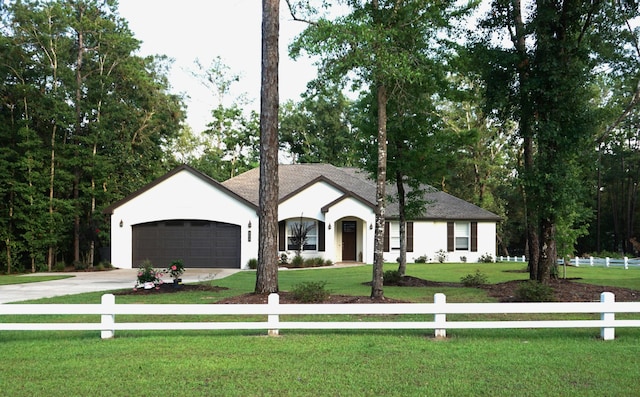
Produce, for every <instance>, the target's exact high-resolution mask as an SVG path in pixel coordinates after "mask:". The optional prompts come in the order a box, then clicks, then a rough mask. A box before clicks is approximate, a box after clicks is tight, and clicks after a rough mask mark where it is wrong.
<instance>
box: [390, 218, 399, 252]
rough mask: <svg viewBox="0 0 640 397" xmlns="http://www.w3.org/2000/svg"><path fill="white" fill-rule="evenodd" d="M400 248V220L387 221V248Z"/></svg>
mask: <svg viewBox="0 0 640 397" xmlns="http://www.w3.org/2000/svg"><path fill="white" fill-rule="evenodd" d="M399 249H400V222H389V250H399Z"/></svg>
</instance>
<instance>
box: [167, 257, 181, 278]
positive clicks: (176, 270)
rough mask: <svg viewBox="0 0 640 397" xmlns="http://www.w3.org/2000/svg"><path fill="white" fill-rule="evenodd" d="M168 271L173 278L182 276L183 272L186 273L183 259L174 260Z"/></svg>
mask: <svg viewBox="0 0 640 397" xmlns="http://www.w3.org/2000/svg"><path fill="white" fill-rule="evenodd" d="M166 272H167V273H169V275H170V276H171V278H173V279H174V280H177V279H179V278H180V276H182V273H184V264H183V263H182V260H180V259H177V260H174V261H172V262H171V264H170V265H169V267H168V268H167V270H166Z"/></svg>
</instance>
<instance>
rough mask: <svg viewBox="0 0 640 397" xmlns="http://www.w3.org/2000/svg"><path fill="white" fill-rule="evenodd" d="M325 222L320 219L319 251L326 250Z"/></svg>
mask: <svg viewBox="0 0 640 397" xmlns="http://www.w3.org/2000/svg"><path fill="white" fill-rule="evenodd" d="M324 226H325V225H324V222H322V221H318V251H320V252H324V240H325V237H324Z"/></svg>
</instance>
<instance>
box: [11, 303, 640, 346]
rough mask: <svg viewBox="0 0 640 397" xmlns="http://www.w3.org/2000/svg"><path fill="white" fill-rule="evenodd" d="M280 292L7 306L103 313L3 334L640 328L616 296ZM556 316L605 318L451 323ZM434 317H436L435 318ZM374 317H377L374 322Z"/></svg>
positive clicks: (606, 331) (639, 309)
mask: <svg viewBox="0 0 640 397" xmlns="http://www.w3.org/2000/svg"><path fill="white" fill-rule="evenodd" d="M279 302H280V298H279V296H278V295H277V294H271V295H269V301H268V303H266V304H229V305H216V304H212V305H204V304H149V305H147V304H116V303H115V296H114V295H113V294H105V295H103V296H102V303H100V304H6V305H0V316H3V315H80V314H82V315H100V322H93V323H33V322H30V323H29V322H19V323H8V322H0V331H9V330H12V331H73V330H76V331H87V330H95V331H101V337H102V338H103V339H109V338H113V337H114V336H115V331H119V330H242V329H245V330H246V329H252V330H268V334H269V335H278V334H279V330H281V329H433V330H434V334H435V336H436V337H446V330H447V329H481V328H484V329H504V328H600V336H601V337H602V339H604V340H612V339H614V338H615V328H617V327H640V319H635V320H616V318H615V314H616V313H640V302H616V301H615V297H614V295H613V294H612V293H610V292H604V293H602V294H601V296H600V302H571V303H560V302H552V303H447V301H446V296H445V295H444V294H435V295H434V303H383V304H379V303H378V304H376V303H371V304H280V303H279ZM496 313H499V314H531V313H538V314H552V313H592V314H599V315H600V320H526V321H520V320H504V321H482V320H478V321H449V320H447V315H448V314H496ZM125 314H126V315H145V316H146V315H206V316H221V315H230V316H246V315H264V316H266V321H244V322H236V321H224V322H215V321H211V322H116V315H125ZM332 314H333V315H335V314H365V315H392V314H417V315H425V316H429V318H432V319H433V320H432V321H401V320H398V321H363V320H362V319H359V321H283V320H282V319H281V318H280V316H282V315H332ZM431 316H432V317H431ZM372 319H373V318H372Z"/></svg>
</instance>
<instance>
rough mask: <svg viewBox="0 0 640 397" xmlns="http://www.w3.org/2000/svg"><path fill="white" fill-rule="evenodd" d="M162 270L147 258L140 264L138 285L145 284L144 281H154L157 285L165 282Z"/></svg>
mask: <svg viewBox="0 0 640 397" xmlns="http://www.w3.org/2000/svg"><path fill="white" fill-rule="evenodd" d="M162 276H164V274H162V272H160V270H156V269H154V268H153V264H152V263H151V261H149V260H145V261H144V262H142V263H141V264H140V269H139V270H138V274H137V280H136V287H139V286H142V285H144V283H153V284H154V285H155V286H157V285H160V284H162V283H163V281H162Z"/></svg>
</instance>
